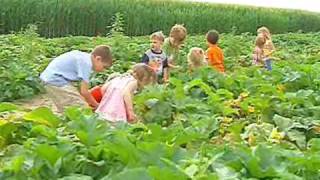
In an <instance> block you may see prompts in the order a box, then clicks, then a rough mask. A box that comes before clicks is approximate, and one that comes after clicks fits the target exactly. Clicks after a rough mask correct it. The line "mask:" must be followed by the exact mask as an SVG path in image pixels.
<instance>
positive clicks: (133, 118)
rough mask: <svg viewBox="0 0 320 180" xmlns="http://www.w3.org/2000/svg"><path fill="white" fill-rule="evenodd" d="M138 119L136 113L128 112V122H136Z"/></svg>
mask: <svg viewBox="0 0 320 180" xmlns="http://www.w3.org/2000/svg"><path fill="white" fill-rule="evenodd" d="M135 120H136V115H135V114H134V113H129V114H128V122H129V123H134V122H135Z"/></svg>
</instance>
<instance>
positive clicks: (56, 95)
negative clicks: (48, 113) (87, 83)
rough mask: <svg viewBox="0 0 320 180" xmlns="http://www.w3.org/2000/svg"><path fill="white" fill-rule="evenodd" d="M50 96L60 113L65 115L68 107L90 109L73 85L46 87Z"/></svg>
mask: <svg viewBox="0 0 320 180" xmlns="http://www.w3.org/2000/svg"><path fill="white" fill-rule="evenodd" d="M45 88H46V91H47V94H48V96H49V97H50V98H51V99H52V101H53V102H54V104H55V105H56V107H57V109H58V111H59V112H60V113H63V111H64V108H66V107H67V106H82V107H88V104H87V103H86V102H85V100H84V99H82V97H81V95H80V93H79V92H78V90H77V88H76V87H73V86H71V85H67V86H63V87H56V86H51V85H46V86H45Z"/></svg>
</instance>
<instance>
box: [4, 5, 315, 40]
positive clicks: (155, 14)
mask: <svg viewBox="0 0 320 180" xmlns="http://www.w3.org/2000/svg"><path fill="white" fill-rule="evenodd" d="M0 12H1V13H0V33H1V34H7V33H10V32H12V31H19V30H21V29H23V28H25V27H26V26H27V25H28V24H35V25H37V26H38V29H39V33H40V34H41V35H42V36H46V37H60V36H68V35H86V36H95V35H105V34H106V33H107V28H106V27H107V26H110V25H111V24H112V17H113V16H114V15H115V14H116V13H118V12H119V13H121V14H122V15H123V18H124V27H123V28H124V31H125V32H124V33H125V34H126V35H129V36H133V35H134V36H136V35H146V34H150V33H151V32H153V31H157V30H164V32H165V33H167V32H168V31H169V30H170V27H171V26H172V25H174V24H175V23H181V24H184V25H185V26H186V27H187V29H188V32H189V33H190V34H202V33H205V32H207V31H208V30H209V29H213V28H214V29H217V30H218V31H220V32H231V31H233V32H235V33H242V32H251V33H254V32H255V31H256V29H257V27H259V26H262V25H265V26H268V27H269V28H270V29H271V31H272V32H273V33H285V32H296V31H302V32H312V31H320V14H318V13H311V12H304V11H297V10H281V9H269V8H268V9H264V8H255V7H246V6H235V5H220V4H219V5H217V4H209V3H197V2H192V3H191V2H188V3H186V2H185V1H172V0H0Z"/></svg>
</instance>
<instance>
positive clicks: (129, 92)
mask: <svg viewBox="0 0 320 180" xmlns="http://www.w3.org/2000/svg"><path fill="white" fill-rule="evenodd" d="M137 89H138V84H137V81H132V82H130V83H129V84H128V85H127V86H126V88H125V89H124V91H123V99H124V102H125V105H126V111H127V115H128V121H129V122H132V121H134V119H135V114H134V111H133V102H132V98H133V93H134V91H135V90H137Z"/></svg>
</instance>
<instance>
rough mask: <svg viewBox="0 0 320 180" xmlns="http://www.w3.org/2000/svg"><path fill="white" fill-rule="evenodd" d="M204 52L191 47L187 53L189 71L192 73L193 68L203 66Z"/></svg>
mask: <svg viewBox="0 0 320 180" xmlns="http://www.w3.org/2000/svg"><path fill="white" fill-rule="evenodd" d="M204 58H205V56H204V51H203V49H201V48H199V47H193V48H191V49H190V51H189V53H188V66H189V70H190V71H192V70H193V69H195V68H199V67H201V66H204V65H205V63H204V62H205V61H204Z"/></svg>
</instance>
